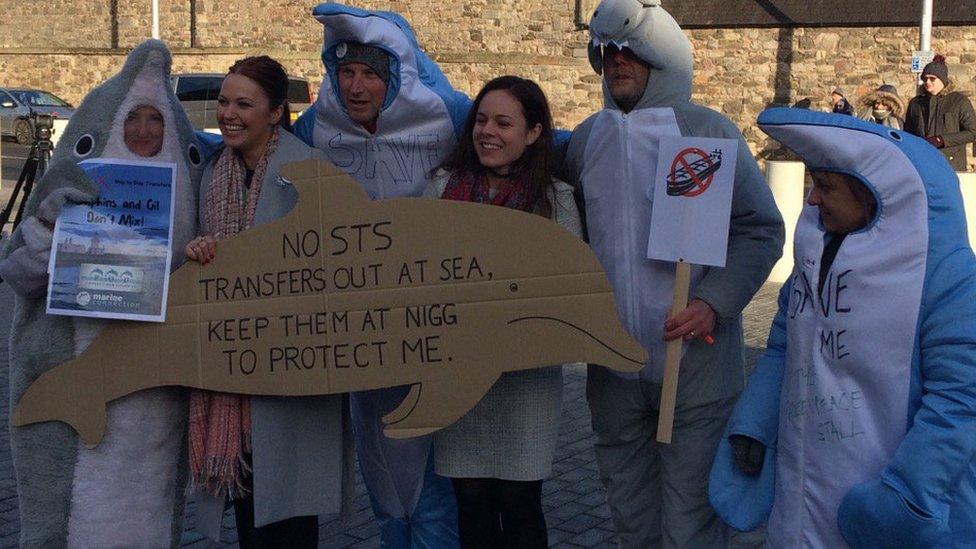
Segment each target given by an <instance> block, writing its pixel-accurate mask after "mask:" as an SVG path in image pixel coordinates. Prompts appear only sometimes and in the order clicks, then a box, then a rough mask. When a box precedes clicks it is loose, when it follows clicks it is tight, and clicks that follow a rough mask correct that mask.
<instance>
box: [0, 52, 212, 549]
mask: <svg viewBox="0 0 976 549" xmlns="http://www.w3.org/2000/svg"><path fill="white" fill-rule="evenodd" d="M169 75H170V54H169V51H168V50H167V49H166V46H165V45H164V44H163V43H162V42H160V41H158V40H149V41H146V42H144V43H142V44H141V45H139V46H138V47H136V48H135V49H134V50H133V51H132V53H131V54H129V57H128V58H127V59H126V62H125V65H124V66H123V67H122V70H121V72H119V73H118V74H117V75H115V76H114V77H112V78H110V79H109V80H107V81H105V82H104V83H103V84H101V85H99V86H98V87H96V88H95V89H93V90H92V91H91V92H90V93H89V94H88V95H87V96H86V97H85V99H84V101H82V103H81V105H80V106H79V107H78V109H77V110H76V111H75V113H74V115H73V116H72V117H71V120H70V121H69V122H68V125H67V128H65V131H64V135H63V136H62V137H61V140H60V141H59V142H58V146H57V147H56V148H55V150H54V153H53V155H52V157H51V163H50V166H49V167H48V170H47V171H46V172H45V173H44V176H43V177H42V178H41V179H40V181H39V182H38V184H37V187H36V189H35V190H34V192H33V193H32V194H31V196H30V199H29V200H28V202H27V205H26V208H25V210H24V222H23V223H22V224H21V225H20V227H18V229H17V231H15V232H14V233H13V235H12V236H11V238H10V241H9V242H8V244H7V246H6V247H5V248H4V250H3V258H4V261H3V263H2V264H0V274H2V276H3V277H4V279H5V280H6V281H7V282H8V283H10V284H11V286H12V287H13V288H14V289H15V291H17V292H18V294H19V295H18V296H17V298H16V301H15V311H14V321H13V328H12V334H11V340H10V355H11V357H10V402H11V407H13V406H14V405H16V403H17V402H18V401H19V399H20V397H21V395H22V394H23V393H24V391H26V389H27V387H28V386H29V385H30V384H31V383H32V382H33V381H34V380H35V379H37V378H38V377H39V376H40V375H41V374H43V373H44V372H46V371H48V370H50V369H52V368H54V367H55V366H57V365H59V364H61V363H62V362H64V361H66V360H69V359H71V358H74V357H77V356H78V355H80V354H81V353H82V352H83V351H84V350H85V348H86V347H87V346H88V344H89V343H91V342H92V340H94V338H95V336H97V335H98V333H99V331H100V330H101V329H102V327H103V326H105V325H106V323H107V322H117V321H106V320H98V319H87V318H72V317H67V316H50V315H47V314H46V313H45V295H44V294H45V291H46V278H47V277H46V274H45V271H46V262H47V256H48V254H49V251H50V246H51V242H50V239H51V234H50V230H49V229H47V228H46V227H45V226H44V225H43V223H42V220H43V221H44V222H46V223H51V222H53V221H54V219H55V218H56V217H57V212H59V211H60V206H61V204H60V203H62V202H64V201H65V199H67V200H71V201H75V202H84V201H91V200H94V199H95V198H96V197H97V196H98V189H97V187H96V186H95V184H94V183H93V182H92V181H91V180H90V179H88V177H87V176H85V174H84V173H83V172H82V170H81V168H79V167H78V163H79V162H81V161H82V160H84V159H88V158H99V157H106V158H107V157H111V158H122V159H129V160H151V161H163V162H173V163H175V164H176V166H177V170H176V190H175V195H176V198H175V203H174V218H173V242H172V250H173V260H172V264H171V265H170V267H171V269H172V268H175V267H176V266H178V265H179V264H181V263H182V262H183V257H184V256H183V248H184V247H185V246H186V244H187V242H189V240H190V239H191V238H193V237H194V236H195V235H196V232H197V229H196V227H197V223H196V222H197V216H196V211H197V190H198V189H197V188H198V184H199V180H200V173H201V170H202V157H201V154H200V150H199V146H198V143H197V140H196V137H195V136H194V132H193V127H192V126H191V125H190V122H189V120H188V119H187V117H186V114H185V113H184V111H183V108H182V107H181V106H180V103H179V101H177V99H176V96H175V95H174V94H173V90H172V88H171V86H170V82H169ZM143 105H147V106H152V107H154V108H155V109H156V110H157V111H159V113H160V114H161V115H162V117H163V123H164V136H163V146H162V149H161V150H160V152H159V153H157V154H156V155H155V156H152V157H141V156H138V155H136V154H134V153H132V152H131V151H129V149H128V148H127V147H126V145H125V142H124V138H123V125H124V123H125V119H126V116H127V115H128V114H129V112H130V111H132V110H133V109H135V108H136V107H139V106H143ZM54 202H58V203H57V204H56V206H51V204H52V203H54ZM52 212H53V213H52ZM41 256H43V257H41ZM38 269H40V270H39V271H38ZM119 359H123V357H119ZM107 412H108V423H107V427H106V432H105V438H104V439H103V440H102V442H101V443H100V444H99V445H98V446H97V447H95V448H93V449H88V448H86V447H84V446H83V445H82V444H81V442H80V441H79V440H78V437H77V436H76V435H75V433H74V431H72V430H71V428H70V427H69V426H67V425H65V424H63V423H56V422H49V423H41V424H35V425H29V426H26V427H13V428H12V429H11V437H10V438H11V450H12V453H13V459H14V468H15V470H16V474H17V490H18V496H19V503H20V517H21V531H20V543H21V545H22V546H23V547H64V546H68V547H177V546H179V543H180V538H181V535H182V518H183V502H184V489H185V483H186V477H187V471H186V450H185V439H186V415H187V408H186V397H185V392H184V390H182V389H178V388H167V387H163V388H156V389H151V390H147V391H141V392H138V393H135V394H132V395H129V396H126V397H124V398H121V399H119V400H116V401H113V402H111V403H109V404H108V410H107Z"/></svg>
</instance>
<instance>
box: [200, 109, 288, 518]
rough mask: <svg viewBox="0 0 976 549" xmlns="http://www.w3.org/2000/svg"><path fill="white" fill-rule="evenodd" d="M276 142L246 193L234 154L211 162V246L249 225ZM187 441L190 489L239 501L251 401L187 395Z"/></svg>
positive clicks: (243, 175) (208, 394) (209, 394)
mask: <svg viewBox="0 0 976 549" xmlns="http://www.w3.org/2000/svg"><path fill="white" fill-rule="evenodd" d="M278 139H279V135H278V127H277V126H275V128H274V131H273V133H272V135H271V138H270V139H268V144H267V147H266V148H265V151H264V154H263V155H261V159H260V160H259V161H258V163H257V165H256V166H255V167H254V175H253V176H252V177H251V187H250V189H248V188H247V186H246V185H245V178H246V167H245V165H244V159H243V158H242V157H241V155H240V153H238V152H237V151H236V150H234V149H232V148H230V147H225V148H224V150H223V152H222V153H221V155H220V157H219V158H218V159H217V161H216V163H215V164H214V169H213V180H212V181H211V183H210V188H209V189H207V196H206V197H204V200H206V203H205V206H206V208H205V210H204V211H205V212H206V213H205V217H206V222H207V226H208V227H209V228H210V234H211V235H212V236H213V237H214V238H216V239H217V240H223V239H225V238H229V237H231V236H233V235H235V234H237V233H239V232H241V231H243V230H245V229H247V228H248V227H250V226H251V223H253V222H254V211H255V209H256V208H257V204H258V198H259V197H260V195H261V184H262V182H263V181H264V176H265V173H266V172H267V169H268V159H269V158H270V157H271V155H272V154H274V151H275V149H277V147H278ZM189 438H190V472H191V475H192V476H191V482H192V485H193V486H194V487H196V488H199V489H201V490H203V491H205V492H208V493H211V494H213V495H216V496H218V497H225V496H226V497H229V498H230V499H237V498H239V497H241V496H243V495H245V494H246V492H247V491H246V489H245V488H244V484H243V483H242V473H243V472H245V471H246V469H247V465H246V464H245V461H244V454H245V453H250V452H251V400H250V399H249V398H248V397H247V395H235V394H228V393H216V392H212V391H202V390H194V391H191V393H190V436H189Z"/></svg>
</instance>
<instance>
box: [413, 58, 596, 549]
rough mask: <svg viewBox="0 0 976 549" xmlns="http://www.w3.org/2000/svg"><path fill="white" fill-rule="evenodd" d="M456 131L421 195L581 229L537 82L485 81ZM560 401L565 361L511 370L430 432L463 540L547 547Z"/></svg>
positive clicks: (470, 543) (475, 543) (475, 544)
mask: <svg viewBox="0 0 976 549" xmlns="http://www.w3.org/2000/svg"><path fill="white" fill-rule="evenodd" d="M461 136H462V138H461V140H460V142H459V143H458V145H457V147H456V148H455V150H454V152H453V153H452V154H451V155H450V156H449V157H448V159H447V160H446V161H445V162H444V163H443V164H442V165H441V166H440V167H439V168H438V169H437V170H436V172H435V174H434V179H433V181H432V182H431V184H430V186H429V187H428V188H427V190H426V192H425V193H424V195H425V196H427V197H440V198H445V199H450V200H463V201H468V202H481V203H484V204H493V205H495V206H503V207H507V208H515V209H518V210H522V211H525V212H528V213H532V214H537V215H542V216H545V217H549V218H551V219H553V220H554V221H556V222H557V223H559V224H560V225H562V226H563V227H565V228H566V229H567V230H569V231H572V232H573V233H574V234H576V235H578V236H579V235H580V234H581V228H580V219H579V212H578V210H577V208H576V203H575V202H574V200H573V190H572V187H570V186H569V185H567V184H566V183H563V182H561V181H558V180H555V179H553V177H552V168H553V165H552V163H553V160H552V116H551V115H550V111H549V104H548V102H547V101H546V96H545V94H544V93H543V92H542V90H541V89H540V88H539V86H538V85H537V84H536V83H535V82H532V81H531V80H525V79H523V78H518V77H515V76H502V77H499V78H496V79H494V80H492V81H490V82H488V83H487V84H486V85H485V87H484V88H482V90H481V91H480V92H479V93H478V96H477V98H476V99H475V101H474V104H473V106H472V108H471V110H470V112H469V114H468V117H467V120H466V121H465V126H464V131H463V132H462V133H461ZM531 236H532V235H526V238H531ZM486 237H490V236H489V235H486ZM486 336H487V337H490V334H486ZM561 403H562V369H561V367H559V366H555V367H552V368H543V369H539V370H526V371H521V372H510V373H507V374H504V375H503V376H502V377H501V378H500V379H499V380H498V381H497V382H496V383H495V385H494V387H492V389H491V390H490V391H489V392H488V394H487V395H486V396H485V397H484V399H482V400H481V402H480V403H478V405H477V406H475V407H474V408H473V409H472V410H471V411H470V412H468V414H467V415H465V416H464V417H463V418H461V419H460V420H459V421H458V422H457V423H455V424H454V425H451V426H450V427H448V428H446V429H443V430H442V431H439V432H438V433H437V434H436V435H435V438H434V455H435V467H436V472H437V473H438V474H439V475H442V476H446V477H450V478H451V481H452V483H453V484H454V491H455V494H456V495H457V502H458V517H459V525H458V526H459V528H458V530H459V534H460V538H461V547H464V548H471V547H486V548H487V547H522V548H529V549H533V548H544V547H547V546H548V543H547V536H546V520H545V515H544V514H543V511H542V479H544V478H546V477H547V476H549V474H550V472H551V469H552V457H553V453H554V451H555V446H556V431H557V429H558V425H559V421H558V419H559V409H560V405H561Z"/></svg>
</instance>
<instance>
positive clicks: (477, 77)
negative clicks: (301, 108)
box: [0, 0, 976, 154]
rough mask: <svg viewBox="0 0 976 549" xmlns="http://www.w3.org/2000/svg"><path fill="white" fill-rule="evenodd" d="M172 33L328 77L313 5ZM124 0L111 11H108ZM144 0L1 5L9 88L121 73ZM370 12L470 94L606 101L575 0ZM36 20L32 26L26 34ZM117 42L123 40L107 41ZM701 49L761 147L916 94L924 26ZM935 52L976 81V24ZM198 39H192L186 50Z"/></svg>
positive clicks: (758, 34)
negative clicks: (894, 96) (387, 14)
mask: <svg viewBox="0 0 976 549" xmlns="http://www.w3.org/2000/svg"><path fill="white" fill-rule="evenodd" d="M160 4H161V10H162V12H161V14H160V21H161V24H160V28H161V34H162V36H163V39H164V40H166V41H167V42H168V43H169V44H170V46H171V47H172V49H173V52H174V66H173V70H174V72H189V71H207V72H223V71H224V70H226V68H227V67H228V66H229V65H230V63H231V62H233V61H234V60H235V59H237V58H239V57H241V56H242V55H245V54H254V53H267V54H269V55H272V56H275V57H277V58H278V59H280V60H281V61H282V62H283V64H284V65H285V66H286V68H287V69H288V70H289V71H290V72H292V73H293V74H296V75H299V76H304V77H307V78H309V79H310V80H312V82H313V84H314V85H315V86H317V85H318V83H319V82H320V81H321V77H322V68H321V64H320V61H319V50H320V48H321V44H322V27H321V25H320V24H319V23H318V22H316V21H315V20H314V19H313V18H312V17H311V16H310V15H309V12H310V9H311V5H312V4H311V3H307V2H306V1H304V0H248V1H240V2H238V1H235V0H222V1H217V0H195V2H194V3H193V5H194V6H195V29H196V33H195V37H194V38H195V41H194V42H191V33H190V28H191V14H190V7H191V0H166V1H163V2H160ZM113 5H114V13H115V17H114V19H113V17H112V6H113ZM148 5H149V2H148V1H147V0H97V1H88V2H75V1H70V0H46V1H44V2H28V1H25V0H0V13H3V14H4V17H3V19H2V20H0V75H2V76H0V85H9V86H13V85H23V86H35V87H41V88H45V89H49V90H51V91H53V92H55V93H57V94H59V95H61V96H63V97H65V98H66V99H68V100H69V101H73V102H77V101H79V100H80V99H81V98H82V97H83V96H84V94H85V93H86V91H87V90H88V89H90V88H91V86H93V85H94V84H96V83H98V82H100V81H101V80H104V79H105V78H106V77H107V76H109V75H111V74H112V73H113V72H115V71H116V70H117V69H118V67H119V66H120V65H121V63H122V62H123V60H124V56H125V53H126V51H127V48H131V47H132V46H133V45H135V44H137V43H138V42H139V41H141V40H142V39H143V37H145V36H148V34H149V33H150V14H149V8H148ZM357 5H359V6H361V7H364V8H367V9H387V10H395V11H398V12H399V13H401V14H402V15H403V16H404V17H406V18H407V19H408V20H409V21H410V22H411V24H412V25H413V27H414V29H415V30H416V32H417V37H418V40H419V41H420V44H421V45H422V46H423V47H424V49H425V50H426V51H427V52H428V53H429V54H430V55H431V57H433V58H434V59H435V60H436V61H437V62H438V63H439V64H440V65H441V67H442V69H443V70H444V72H445V73H446V74H447V76H448V78H449V79H450V80H451V81H452V82H453V83H454V84H455V86H456V87H458V88H459V89H461V90H464V91H466V92H467V93H469V94H474V93H476V92H477V90H478V87H479V86H480V85H481V84H482V83H483V82H484V81H485V80H487V79H489V78H491V77H493V76H496V75H499V74H505V73H511V74H518V75H521V76H525V77H530V78H534V79H536V80H538V81H539V82H540V83H541V84H542V85H543V87H544V89H545V90H546V92H547V94H548V95H549V97H550V101H551V102H552V104H553V111H554V113H555V116H556V119H557V124H558V125H560V126H562V127H572V126H574V125H575V124H577V123H578V122H580V121H581V120H582V119H583V118H585V116H586V115H587V114H588V113H590V112H593V111H594V110H596V109H598V108H599V107H600V105H601V92H600V81H599V78H598V77H597V76H596V75H595V74H594V73H593V72H592V70H591V69H590V67H589V64H588V63H587V61H586V42H587V39H588V36H587V33H586V31H582V30H578V29H577V25H576V23H575V15H576V13H575V10H576V2H575V1H574V0H534V1H527V0H462V1H459V2H442V1H440V0H409V1H401V2H395V1H361V2H357ZM21 29H31V31H30V33H27V32H20V31H21ZM113 33H115V34H114V37H115V39H116V40H117V42H118V44H119V49H111V48H110V46H111V43H112V39H113ZM688 34H689V36H690V37H691V39H692V43H693V46H694V50H695V67H696V74H695V82H694V90H695V92H694V93H695V100H696V101H698V102H701V103H703V104H706V105H709V106H712V107H714V108H716V109H718V110H721V111H722V112H724V113H725V114H727V115H728V116H729V117H730V118H732V119H733V120H734V121H735V122H736V123H737V124H738V125H739V126H740V127H741V128H742V129H743V131H744V133H745V135H746V137H747V139H748V140H749V143H750V146H751V147H752V148H753V150H754V152H756V153H757V154H758V153H762V152H764V151H765V150H767V149H768V148H769V145H768V144H767V140H766V138H765V137H764V136H763V134H762V133H761V132H759V131H758V130H757V129H756V128H755V127H754V122H755V119H756V116H757V115H758V113H759V112H760V111H762V109H764V108H765V107H767V106H768V105H772V104H793V103H795V102H796V101H798V100H800V99H804V98H809V99H810V100H811V102H812V106H813V108H816V109H826V108H827V107H828V97H827V96H828V94H829V92H830V89H832V88H833V87H834V86H836V85H840V86H843V87H844V88H845V89H847V90H848V96H849V97H851V98H852V99H854V98H856V97H857V96H859V95H861V94H863V93H865V92H866V91H868V90H870V89H873V88H874V87H877V86H878V85H880V84H881V83H883V82H887V83H890V84H894V85H895V86H896V87H897V88H898V90H899V92H900V93H901V94H902V96H903V97H905V98H906V102H907V98H908V97H910V95H911V94H912V90H913V84H912V82H913V75H912V74H911V73H910V72H908V66H909V62H910V57H911V52H912V50H913V49H915V47H916V44H917V40H918V38H917V29H914V28H908V27H901V28H899V27H895V28H891V27H889V28H879V27H874V28H796V29H785V28H784V29H775V28H744V29H695V30H691V31H689V32H688ZM932 43H933V48H934V49H935V50H936V51H939V52H944V53H945V55H946V57H947V59H948V62H949V66H950V75H951V77H952V78H953V79H954V80H955V81H956V82H957V84H958V87H959V88H960V89H962V90H963V91H964V92H967V93H970V94H971V93H972V92H973V91H974V88H976V84H974V80H973V77H974V75H976V27H974V26H963V27H936V28H935V29H934V30H933V41H932ZM191 44H195V46H196V47H190V46H191Z"/></svg>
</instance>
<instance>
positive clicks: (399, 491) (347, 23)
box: [295, 4, 471, 547]
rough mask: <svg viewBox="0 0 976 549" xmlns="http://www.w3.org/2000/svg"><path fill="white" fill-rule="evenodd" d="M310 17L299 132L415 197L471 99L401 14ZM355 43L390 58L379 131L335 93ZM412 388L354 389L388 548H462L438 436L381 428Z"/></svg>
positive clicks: (360, 441)
mask: <svg viewBox="0 0 976 549" xmlns="http://www.w3.org/2000/svg"><path fill="white" fill-rule="evenodd" d="M312 14H313V15H314V16H315V18H316V19H318V20H319V21H320V22H321V23H322V24H323V25H324V27H325V41H324V46H323V48H322V62H323V64H324V65H325V70H326V75H325V78H324V79H323V82H322V88H321V90H320V91H319V95H318V99H317V100H316V102H315V104H314V105H313V106H312V107H310V108H309V109H308V110H307V111H306V112H305V113H303V114H302V116H301V118H299V120H298V121H297V122H296V124H295V134H296V135H297V136H298V137H300V138H301V139H303V140H304V141H305V142H306V143H308V144H309V145H312V146H314V147H316V148H318V149H321V150H322V151H324V152H325V153H326V155H327V156H328V157H329V160H331V161H332V163H333V164H335V165H336V166H337V167H338V168H339V169H341V170H343V171H345V172H346V173H348V174H349V175H350V176H352V177H353V178H354V179H355V180H356V181H358V182H359V184H360V185H362V186H363V188H364V189H365V190H366V192H367V194H369V196H370V197H371V198H374V199H384V198H398V197H408V196H413V197H419V196H420V195H421V194H423V192H424V189H425V188H426V187H427V185H428V184H429V183H430V181H431V172H432V170H433V169H434V168H435V167H436V166H437V165H438V164H440V162H441V160H443V159H444V158H445V157H446V156H447V155H448V154H449V153H450V152H451V150H453V148H454V146H455V144H456V143H457V135H458V132H460V131H461V128H462V126H463V125H464V119H465V117H466V116H467V113H468V110H469V109H470V106H471V102H470V100H469V99H468V97H467V96H466V95H464V94H463V93H461V92H458V91H456V90H454V89H453V88H452V87H451V85H450V83H449V82H448V81H447V79H446V78H445V77H444V75H443V73H442V72H441V70H440V68H438V66H437V65H436V64H435V63H434V62H433V61H431V60H430V58H428V57H427V55H426V54H424V52H423V51H421V49H420V46H419V45H418V44H417V39H416V37H415V36H414V33H413V29H411V28H410V24H409V23H407V21H406V20H405V19H404V18H403V17H401V16H400V15H398V14H395V13H390V12H374V11H365V10H361V9H357V8H353V7H349V6H342V5H338V4H321V5H319V6H317V7H316V8H314V9H313V10H312ZM350 42H354V43H361V44H367V45H370V46H375V47H377V48H380V49H382V50H383V51H384V52H386V54H387V55H388V56H389V60H390V66H389V75H390V76H389V84H388V86H387V92H386V99H385V101H384V103H383V106H382V109H381V111H380V114H379V118H378V120H377V123H376V131H375V133H370V131H368V130H367V129H365V128H364V127H363V126H361V125H360V124H358V123H357V122H355V121H353V120H352V119H351V118H349V116H348V114H347V112H346V110H345V106H344V104H343V101H342V98H341V97H340V96H339V83H338V65H339V62H340V58H341V57H342V54H343V53H344V52H345V51H346V48H347V47H348V43H350ZM408 391H409V387H395V388H391V389H379V390H373V391H364V392H360V393H354V394H353V395H352V396H351V407H352V419H353V432H354V435H355V439H356V453H357V456H358V459H359V465H360V470H361V472H362V474H363V479H364V480H365V483H366V488H367V490H368V492H369V495H370V500H371V502H372V505H373V512H374V514H375V515H376V517H377V521H378V522H379V524H380V531H381V537H382V541H383V545H384V547H411V546H413V547H452V546H456V545H457V505H456V503H455V500H454V492H453V489H452V488H451V484H450V481H449V480H447V479H446V478H443V477H440V476H437V475H435V473H434V470H433V462H432V458H431V441H432V436H431V435H427V436H422V437H416V438H412V439H404V440H393V439H390V438H387V437H386V436H384V435H383V422H382V418H383V416H384V415H386V414H387V413H389V412H391V411H393V410H394V409H395V408H396V407H397V406H398V405H399V404H400V402H401V401H402V400H403V398H404V397H405V396H406V395H407V393H408Z"/></svg>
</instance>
